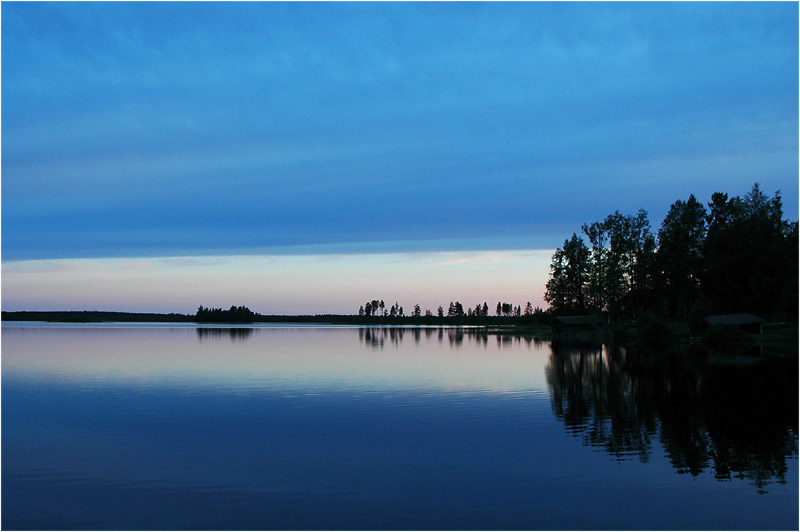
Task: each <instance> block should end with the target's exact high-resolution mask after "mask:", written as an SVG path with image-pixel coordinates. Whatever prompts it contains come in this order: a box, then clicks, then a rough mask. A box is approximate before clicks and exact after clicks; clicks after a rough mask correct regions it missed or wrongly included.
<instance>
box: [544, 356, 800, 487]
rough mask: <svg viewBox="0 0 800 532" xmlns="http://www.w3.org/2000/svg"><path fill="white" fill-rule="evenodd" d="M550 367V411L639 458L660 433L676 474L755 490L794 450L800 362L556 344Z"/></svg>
mask: <svg viewBox="0 0 800 532" xmlns="http://www.w3.org/2000/svg"><path fill="white" fill-rule="evenodd" d="M552 351H553V353H552V355H551V356H550V360H549V363H548V365H547V368H546V378H547V383H548V386H549V388H550V391H551V401H552V407H553V411H554V413H555V414H556V416H557V417H558V418H559V419H561V420H562V421H563V422H564V424H565V425H566V427H567V430H569V431H570V432H572V433H573V434H575V435H576V436H578V437H580V438H581V439H582V440H583V442H584V443H585V444H586V445H591V446H596V447H600V448H602V449H604V450H605V451H606V452H608V453H609V454H611V455H613V456H615V457H617V458H618V459H621V460H622V459H627V458H630V457H632V456H636V457H638V458H639V460H641V461H643V462H645V461H647V460H648V459H649V456H650V453H651V450H652V441H653V439H654V438H659V441H660V442H661V445H662V446H663V448H664V450H665V451H666V454H667V456H668V458H669V460H670V462H671V463H672V465H673V467H674V468H675V469H676V470H677V471H678V472H679V473H688V474H691V475H693V476H697V475H698V474H700V473H701V472H703V471H705V470H707V469H708V468H712V470H713V474H714V476H715V478H717V479H718V480H730V479H731V478H741V479H747V480H749V481H750V482H751V483H752V484H753V485H754V486H755V487H756V488H757V489H758V490H759V491H761V492H764V491H766V490H765V488H766V486H767V485H768V484H770V483H771V482H778V483H780V484H784V483H785V482H786V480H785V479H786V472H787V464H786V459H787V458H788V457H791V456H793V455H795V454H796V453H797V434H798V426H797V423H798V422H797V420H798V404H797V395H798V383H797V372H798V365H797V359H796V358H794V359H776V358H765V359H759V360H757V361H756V363H754V364H747V365H742V364H728V365H725V364H711V363H709V362H708V359H707V357H705V356H704V354H703V353H697V352H689V351H687V350H685V349H684V350H677V349H673V350H670V351H655V350H652V349H648V350H644V349H641V350H637V349H631V348H624V347H618V346H614V347H609V346H595V347H578V346H563V345H553V346H552Z"/></svg>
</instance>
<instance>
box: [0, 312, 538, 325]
mask: <svg viewBox="0 0 800 532" xmlns="http://www.w3.org/2000/svg"><path fill="white" fill-rule="evenodd" d="M2 321H44V322H56V323H108V322H123V323H144V322H153V323H198V324H201V323H202V324H203V325H208V324H209V323H211V322H207V321H198V320H197V317H196V316H195V315H194V314H179V313H169V314H162V313H155V312H115V311H102V310H62V311H29V310H25V311H3V312H2ZM213 323H216V324H219V325H229V324H236V325H242V324H248V323H330V324H345V325H375V326H380V325H478V326H491V327H519V326H545V325H549V324H548V323H547V322H546V320H545V321H543V320H542V319H541V318H535V317H533V316H449V317H445V316H442V317H439V316H358V315H353V314H318V315H313V316H312V315H261V314H256V315H255V316H254V317H253V318H252V320H248V321H220V322H213Z"/></svg>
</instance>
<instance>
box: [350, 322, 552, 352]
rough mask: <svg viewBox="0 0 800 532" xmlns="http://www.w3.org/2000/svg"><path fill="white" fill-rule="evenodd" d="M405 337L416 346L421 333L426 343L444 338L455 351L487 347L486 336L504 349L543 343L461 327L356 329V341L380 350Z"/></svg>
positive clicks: (399, 341) (527, 338)
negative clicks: (465, 346) (470, 345)
mask: <svg viewBox="0 0 800 532" xmlns="http://www.w3.org/2000/svg"><path fill="white" fill-rule="evenodd" d="M406 334H408V335H410V336H411V337H412V338H413V339H414V342H415V343H419V342H420V341H421V339H422V335H423V334H424V335H425V339H426V340H430V339H432V338H433V337H434V336H436V338H437V340H438V341H439V342H440V343H442V342H444V340H445V339H447V342H448V343H449V344H450V346H451V347H455V348H458V347H460V346H461V345H462V344H464V343H465V342H468V343H476V344H477V345H481V346H483V347H486V346H487V345H488V344H489V337H495V338H496V339H497V346H498V347H503V348H507V347H514V346H518V345H519V344H520V343H521V342H524V343H525V344H526V345H527V346H528V347H530V346H531V345H537V346H540V345H541V344H542V343H543V342H542V340H538V339H536V338H532V337H531V336H520V335H512V334H499V333H495V332H491V333H490V332H486V331H485V330H483V329H468V328H463V327H425V328H422V327H413V328H407V327H359V329H358V339H359V341H360V342H361V343H364V344H366V345H368V346H370V347H373V348H377V349H382V348H384V347H386V346H387V345H399V344H400V343H401V342H402V341H403V337H404V336H405V335H406Z"/></svg>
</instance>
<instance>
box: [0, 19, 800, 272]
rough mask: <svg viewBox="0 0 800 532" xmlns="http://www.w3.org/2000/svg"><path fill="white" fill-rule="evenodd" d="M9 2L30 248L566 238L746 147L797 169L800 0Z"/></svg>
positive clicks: (9, 99) (723, 164)
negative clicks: (701, 0) (787, 0)
mask: <svg viewBox="0 0 800 532" xmlns="http://www.w3.org/2000/svg"><path fill="white" fill-rule="evenodd" d="M3 14H4V24H3V29H2V31H3V41H4V44H6V46H5V49H4V54H3V103H4V104H5V105H4V117H3V148H4V149H3V162H2V165H3V168H2V170H3V212H2V216H3V220H2V222H3V254H4V257H6V258H9V259H24V258H58V257H87V256H88V257H91V256H94V257H97V256H118V257H124V256H130V255H133V256H148V255H188V254H201V255H203V254H205V255H208V254H211V253H222V254H228V255H230V254H253V253H263V252H265V251H270V250H272V251H274V252H277V250H286V249H288V248H304V247H313V246H317V247H320V246H321V247H325V246H327V247H328V248H327V249H329V250H331V251H336V247H337V246H338V250H339V251H342V252H352V251H357V250H364V249H368V248H369V247H370V246H372V247H373V249H374V248H381V247H384V248H387V249H391V250H394V251H397V250H403V251H414V250H428V249H431V246H435V245H449V244H447V243H448V242H449V243H452V242H454V241H460V242H461V244H460V245H461V246H462V248H461V249H479V248H480V247H482V246H486V244H485V243H481V244H469V243H467V241H468V240H471V239H476V240H481V241H482V242H490V241H493V242H506V245H507V246H509V244H508V242H509V241H513V244H510V247H517V248H525V247H552V246H554V245H557V244H558V243H559V242H560V241H561V239H562V238H563V237H564V236H565V235H566V234H570V233H571V232H572V231H573V230H575V228H576V227H579V226H580V224H581V223H583V222H586V221H591V220H592V219H593V218H597V217H602V216H604V215H605V214H608V212H611V211H613V210H616V209H618V208H619V209H628V208H630V207H633V208H639V207H643V208H645V209H646V210H648V211H651V212H655V211H657V210H659V209H666V208H667V207H668V204H669V203H671V202H672V201H674V200H676V199H679V198H685V197H686V196H687V195H688V193H695V194H696V195H697V196H698V197H701V196H702V195H703V192H701V189H702V190H703V191H705V190H711V189H715V190H723V191H727V190H726V187H727V186H728V184H729V183H730V182H731V180H735V181H736V182H737V183H738V179H739V178H738V177H737V176H738V173H737V172H739V169H738V168H737V166H736V161H737V159H736V158H737V157H740V156H744V157H745V158H746V159H747V165H746V166H747V167H748V168H750V169H753V171H754V173H755V174H757V175H753V177H752V179H753V180H754V181H755V180H759V181H760V182H761V183H762V184H763V185H764V186H765V187H766V188H774V189H778V188H780V189H783V190H785V191H790V190H795V189H796V171H794V172H792V170H793V169H795V170H796V163H797V114H798V109H797V77H798V71H797V61H796V59H797V53H798V51H797V50H798V47H797V41H798V39H797V27H796V16H794V18H792V16H790V15H796V14H797V7H796V6H795V5H792V4H772V3H767V4H763V5H750V4H746V5H740V4H718V5H717V4H714V5H704V4H679V5H671V4H652V5H646V4H630V5H615V4H575V5H573V4H555V5H551V4H546V3H541V4H540V3H530V4H526V3H519V4H516V3H512V4H502V3H501V4H452V5H450V4H376V5H373V4H336V3H333V4H323V5H314V6H313V8H312V6H308V5H303V4H302V3H301V4H280V3H275V4H273V3H267V4H251V3H244V4H219V5H217V4H213V3H211V4H185V5H184V4H161V3H153V4H136V3H132V4H125V3H123V4H119V5H117V4H88V5H84V4H25V3H20V4H8V5H6V6H4V8H3ZM732 152H734V153H737V154H739V155H736V156H733V155H732ZM742 154H744V155H742ZM714 161H716V164H715V163H714ZM634 169H635V170H636V171H641V175H639V176H637V175H634V173H633V171H634ZM678 170H679V171H678ZM733 174H736V175H733ZM681 176H683V177H681ZM688 176H692V177H691V178H689V177H688ZM676 181H681V182H682V185H681V186H673V185H674V184H675V182H676ZM644 183H647V184H648V187H649V186H651V184H652V188H649V189H648V188H647V187H645V186H643V184H644ZM695 185H696V186H697V188H696V189H692V190H689V188H690V187H691V186H695ZM673 193H674V194H677V195H676V196H675V197H672V196H670V194H673ZM665 194H666V195H665ZM787 196H790V195H789V194H787ZM795 196H796V195H795ZM786 206H787V211H788V212H796V211H797V204H796V198H794V197H793V196H792V197H791V198H787V202H786ZM653 222H654V223H656V224H657V223H658V220H653ZM386 243H389V244H386ZM498 246H499V245H498V244H492V245H489V247H498ZM446 249H451V250H452V249H453V248H452V247H448V248H446Z"/></svg>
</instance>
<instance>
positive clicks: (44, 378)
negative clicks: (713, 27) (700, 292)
mask: <svg viewBox="0 0 800 532" xmlns="http://www.w3.org/2000/svg"><path fill="white" fill-rule="evenodd" d="M14 325H15V324H13V323H4V324H3V328H2V370H3V371H2V527H3V529H5V530H11V529H106V530H107V529H228V530H230V529H351V530H352V529H412V530H418V529H500V530H502V529H548V530H553V529H695V530H696V529H797V527H798V462H797V434H798V425H797V424H798V383H797V375H798V367H797V361H796V360H791V361H787V360H758V359H736V360H722V361H714V360H709V359H708V358H707V357H702V356H696V355H695V356H690V355H688V354H685V353H680V352H673V353H658V352H653V351H650V352H636V351H632V350H625V349H622V348H608V347H604V346H597V347H587V348H582V349H576V348H572V347H554V346H552V345H551V344H550V343H549V342H544V343H542V342H535V341H531V340H529V339H524V338H514V337H511V336H506V337H499V336H495V335H485V334H480V333H478V332H476V331H471V330H466V329H368V328H345V327H328V328H320V327H290V326H287V327H263V328H230V329H214V328H196V327H180V326H178V327H175V326H169V327H165V326H142V325H136V326H130V325H126V326H116V327H115V326H107V325H106V326H38V327H36V326H30V325H28V326H14ZM719 362H725V363H719Z"/></svg>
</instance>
